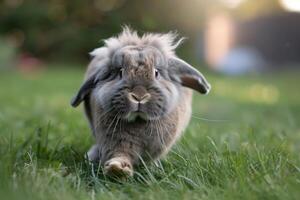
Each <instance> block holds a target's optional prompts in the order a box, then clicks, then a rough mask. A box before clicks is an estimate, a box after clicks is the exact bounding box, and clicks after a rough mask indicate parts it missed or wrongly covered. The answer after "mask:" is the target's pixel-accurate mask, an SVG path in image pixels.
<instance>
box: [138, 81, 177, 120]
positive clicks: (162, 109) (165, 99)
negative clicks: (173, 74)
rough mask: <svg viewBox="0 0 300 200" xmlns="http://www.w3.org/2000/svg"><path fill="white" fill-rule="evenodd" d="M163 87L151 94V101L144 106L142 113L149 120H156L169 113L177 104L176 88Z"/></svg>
mask: <svg viewBox="0 0 300 200" xmlns="http://www.w3.org/2000/svg"><path fill="white" fill-rule="evenodd" d="M164 85H166V86H165V87H159V88H160V89H158V90H153V91H152V92H151V93H152V94H151V96H152V98H151V101H150V102H148V103H147V104H146V105H145V109H144V112H145V113H147V114H148V116H149V118H150V119H157V118H159V117H162V116H164V115H166V114H168V113H170V112H171V111H172V110H173V109H174V107H175V106H176V103H177V102H178V90H177V88H176V87H175V86H174V85H172V84H170V85H167V84H164Z"/></svg>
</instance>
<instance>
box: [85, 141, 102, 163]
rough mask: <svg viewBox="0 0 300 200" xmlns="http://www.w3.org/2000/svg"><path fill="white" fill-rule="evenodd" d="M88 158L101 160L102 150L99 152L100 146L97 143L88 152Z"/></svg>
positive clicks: (91, 160)
mask: <svg viewBox="0 0 300 200" xmlns="http://www.w3.org/2000/svg"><path fill="white" fill-rule="evenodd" d="M87 159H88V160H89V161H90V162H98V161H100V152H99V147H98V146H97V145H93V146H92V147H91V148H90V150H89V151H88V152H87Z"/></svg>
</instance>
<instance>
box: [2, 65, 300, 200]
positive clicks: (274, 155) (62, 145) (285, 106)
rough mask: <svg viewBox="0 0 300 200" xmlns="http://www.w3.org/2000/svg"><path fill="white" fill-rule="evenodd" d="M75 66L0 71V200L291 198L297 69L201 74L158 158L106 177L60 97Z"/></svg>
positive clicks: (297, 161)
mask: <svg viewBox="0 0 300 200" xmlns="http://www.w3.org/2000/svg"><path fill="white" fill-rule="evenodd" d="M82 76H83V71H80V70H53V71H44V72H40V73H37V74H33V75H32V74H31V75H24V74H23V75H22V74H18V73H8V72H6V73H1V75H0V104H1V107H0V199H75V198H76V199H128V198H136V199H156V200H157V199H272V200H273V199H298V198H299V195H300V158H299V152H300V126H299V124H300V107H299V104H300V96H299V94H298V93H297V91H298V85H297V83H298V82H299V81H298V74H297V75H296V74H293V75H291V74H282V75H280V74H275V75H269V76H261V77H259V76H250V77H249V76H248V77H223V76H220V75H211V76H208V79H209V80H210V81H211V83H212V86H213V90H212V92H211V93H210V94H209V95H208V96H202V95H199V94H195V96H194V97H195V98H194V102H193V117H192V121H191V123H190V125H189V127H188V129H187V130H186V133H185V135H184V137H183V138H182V139H181V140H180V141H179V142H178V144H177V145H176V146H175V147H174V148H173V149H172V151H171V152H170V154H169V155H168V156H167V157H166V158H165V159H163V160H162V161H161V162H159V163H156V164H154V163H151V164H144V165H141V166H140V167H139V168H138V169H137V171H136V173H135V175H134V177H133V178H130V179H128V180H127V181H119V180H112V179H109V178H108V177H105V176H104V175H103V174H102V170H101V168H99V167H98V166H95V165H91V164H90V163H88V162H87V161H86V160H85V159H84V154H85V152H86V151H87V150H88V148H89V146H90V145H91V144H92V142H93V141H92V138H91V136H90V131H89V129H88V125H87V123H86V121H85V118H84V116H83V114H82V112H81V109H73V108H71V107H70V105H69V100H70V98H71V97H72V96H73V94H74V92H75V91H76V89H77V88H78V86H79V85H80V83H81V80H82Z"/></svg>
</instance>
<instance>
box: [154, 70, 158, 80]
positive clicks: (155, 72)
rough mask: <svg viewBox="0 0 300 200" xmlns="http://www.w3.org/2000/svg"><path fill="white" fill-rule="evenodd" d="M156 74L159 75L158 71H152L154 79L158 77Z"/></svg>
mask: <svg viewBox="0 0 300 200" xmlns="http://www.w3.org/2000/svg"><path fill="white" fill-rule="evenodd" d="M158 74H159V73H158V70H157V69H155V70H154V75H155V77H156V78H157V77H158Z"/></svg>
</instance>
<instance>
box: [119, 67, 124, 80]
mask: <svg viewBox="0 0 300 200" xmlns="http://www.w3.org/2000/svg"><path fill="white" fill-rule="evenodd" d="M123 73H124V69H123V68H122V69H120V71H119V77H120V78H122V77H123Z"/></svg>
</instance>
